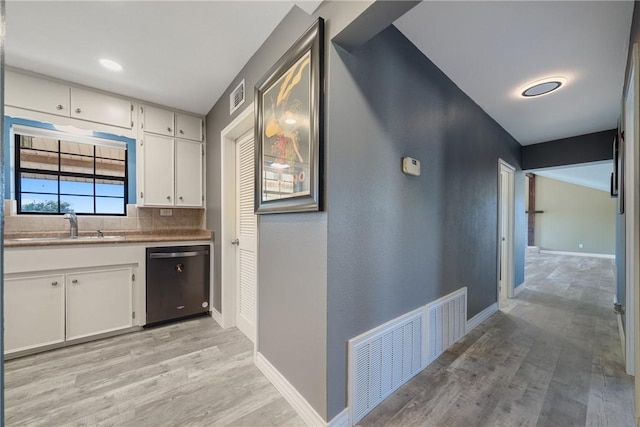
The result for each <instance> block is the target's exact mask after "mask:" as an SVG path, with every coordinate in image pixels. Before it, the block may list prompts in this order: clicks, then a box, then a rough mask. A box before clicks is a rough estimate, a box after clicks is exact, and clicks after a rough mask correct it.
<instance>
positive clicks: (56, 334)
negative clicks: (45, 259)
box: [4, 274, 64, 353]
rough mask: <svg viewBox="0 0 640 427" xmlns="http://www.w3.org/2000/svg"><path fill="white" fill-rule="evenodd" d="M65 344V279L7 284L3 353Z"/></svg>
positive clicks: (53, 277)
mask: <svg viewBox="0 0 640 427" xmlns="http://www.w3.org/2000/svg"><path fill="white" fill-rule="evenodd" d="M63 341H64V275H62V274H52V275H43V276H29V277H19V278H7V279H5V281H4V351H5V353H11V352H14V351H19V350H27V349H30V348H35V347H40V346H45V345H50V344H56V343H61V342H63Z"/></svg>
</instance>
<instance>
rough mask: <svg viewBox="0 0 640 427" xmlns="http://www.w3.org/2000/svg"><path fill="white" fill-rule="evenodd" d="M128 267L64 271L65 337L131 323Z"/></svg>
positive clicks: (130, 271) (99, 331)
mask: <svg viewBox="0 0 640 427" xmlns="http://www.w3.org/2000/svg"><path fill="white" fill-rule="evenodd" d="M132 273H133V271H132V269H131V268H119V269H107V270H95V271H87V272H83V273H69V274H67V281H66V290H67V316H66V317H67V340H72V339H75V338H82V337H86V336H89V335H95V334H100V333H104V332H110V331H116V330H118V329H123V328H128V327H131V326H132V324H133V323H132V317H133V316H132V315H133V311H132V306H133V305H132V288H131V275H132Z"/></svg>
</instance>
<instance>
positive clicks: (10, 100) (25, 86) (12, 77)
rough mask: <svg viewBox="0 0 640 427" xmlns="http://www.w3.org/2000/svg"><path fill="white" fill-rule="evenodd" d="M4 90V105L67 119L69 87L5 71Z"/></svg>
mask: <svg viewBox="0 0 640 427" xmlns="http://www.w3.org/2000/svg"><path fill="white" fill-rule="evenodd" d="M4 89H5V92H4V103H5V104H6V105H11V106H13V107H18V108H25V109H27V110H34V111H42V112H43V113H49V114H56V115H58V116H67V117H69V86H65V85H63V84H60V83H56V82H52V81H50V80H44V79H39V78H36V77H31V76H26V75H24V74H19V73H15V72H13V71H7V72H6V74H5V86H4Z"/></svg>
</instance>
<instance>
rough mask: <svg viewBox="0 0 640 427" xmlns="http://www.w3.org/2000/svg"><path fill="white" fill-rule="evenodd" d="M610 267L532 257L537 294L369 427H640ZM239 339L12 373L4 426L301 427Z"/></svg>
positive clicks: (43, 357) (144, 346)
mask: <svg viewBox="0 0 640 427" xmlns="http://www.w3.org/2000/svg"><path fill="white" fill-rule="evenodd" d="M612 298H613V266H612V263H611V261H610V260H603V259H593V258H579V257H558V256H549V255H534V256H530V257H528V261H527V286H526V288H525V290H523V291H522V293H520V295H519V296H518V298H516V299H514V300H509V301H507V302H506V303H505V304H504V305H503V311H501V312H499V313H498V314H496V315H494V316H493V317H492V318H491V319H489V320H488V321H487V322H485V323H484V324H482V325H480V326H478V327H477V328H476V329H475V330H473V331H472V332H470V333H469V334H468V335H467V336H465V337H464V338H463V339H462V340H461V341H460V342H459V343H457V344H456V345H454V346H453V347H452V348H451V349H449V350H448V351H446V352H445V353H444V354H443V355H442V356H441V357H440V358H439V359H438V360H437V361H435V362H434V363H433V364H432V365H430V366H429V367H428V368H427V369H426V370H424V371H423V372H421V373H420V374H418V375H417V376H416V377H415V378H414V379H413V380H411V381H410V382H409V383H407V384H406V385H405V386H403V387H402V388H401V389H400V390H398V391H397V392H396V393H394V394H393V395H391V396H390V397H389V398H388V399H387V400H385V401H384V402H383V403H382V404H381V405H380V406H379V407H378V408H376V409H375V410H374V411H372V412H371V413H370V414H369V415H368V416H367V417H365V418H364V419H363V420H362V421H361V422H360V423H359V424H360V425H362V426H366V427H369V426H371V427H374V426H424V427H430V426H448V427H457V426H460V427H462V426H464V427H469V426H509V427H511V426H535V425H538V426H584V425H588V426H611V427H625V426H632V425H633V422H634V421H633V400H632V398H633V382H632V379H631V378H630V377H628V376H627V375H626V374H625V373H624V368H623V362H622V354H621V353H622V352H621V345H620V339H619V336H618V331H617V324H616V319H615V317H614V315H613V311H612ZM252 354H253V345H252V344H251V343H250V342H249V341H248V340H247V339H246V338H245V337H244V336H243V335H242V334H241V333H240V332H239V331H238V330H237V329H235V328H232V329H228V330H222V329H221V328H220V327H218V326H217V324H216V323H215V322H214V321H213V320H212V319H211V318H201V319H198V320H191V321H187V322H183V323H177V324H173V325H170V326H164V327H160V328H155V329H151V330H146V331H144V332H140V333H133V334H129V335H125V336H120V337H115V338H110V339H106V340H101V341H96V342H93V343H87V344H82V345H78V346H75V347H69V348H66V349H60V350H55V351H51V352H47V353H43V354H40V355H35V356H30V357H25V358H22V359H17V360H13V361H9V362H7V363H6V364H5V369H6V371H5V374H6V383H5V387H6V390H5V398H6V401H5V405H6V406H5V408H6V424H7V425H10V426H13V425H16V426H17V425H20V426H23V425H42V426H59V425H114V426H136V427H138V426H139V427H146V426H153V427H162V426H206V425H232V426H298V425H303V422H302V420H301V419H300V418H299V417H298V416H297V415H296V414H295V412H294V410H293V409H292V408H291V407H290V406H289V405H288V404H287V402H286V401H285V400H284V399H283V398H282V397H281V396H280V395H279V394H278V392H277V391H276V390H275V388H274V387H273V386H271V385H270V384H269V382H268V381H267V380H266V379H265V378H264V377H263V376H262V375H261V373H260V372H259V371H258V370H257V368H255V366H253V364H252V363H253V362H252Z"/></svg>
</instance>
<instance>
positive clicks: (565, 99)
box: [395, 1, 633, 145]
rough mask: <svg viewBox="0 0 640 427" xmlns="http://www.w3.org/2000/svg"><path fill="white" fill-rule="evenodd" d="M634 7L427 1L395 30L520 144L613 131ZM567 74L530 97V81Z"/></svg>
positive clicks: (601, 3)
mask: <svg viewBox="0 0 640 427" xmlns="http://www.w3.org/2000/svg"><path fill="white" fill-rule="evenodd" d="M632 13H633V2H632V1H622V2H616V1H568V2H559V1H541V2H529V1H496V2H491V1H471V2H462V1H449V2H444V1H425V2H422V3H421V4H419V5H418V6H416V7H415V8H413V9H411V10H410V11H409V12H408V13H407V14H406V15H404V16H402V17H401V18H400V19H398V20H397V21H396V22H395V25H396V27H398V29H399V30H400V31H402V33H403V34H404V35H405V36H406V37H407V38H408V39H409V40H411V41H412V42H413V43H414V44H415V45H416V46H417V47H418V48H419V49H420V50H421V51H422V52H423V53H424V54H425V55H426V56H427V57H428V58H429V59H431V61H433V62H434V63H435V64H436V65H437V66H438V67H439V68H440V69H441V70H442V71H443V72H444V73H445V74H447V76H449V78H450V79H451V80H453V82H454V83H456V85H458V87H460V88H461V89H462V90H463V91H464V92H466V93H467V95H469V96H470V97H471V98H472V99H473V100H474V101H475V102H476V103H477V104H478V105H479V106H480V107H482V109H484V111H486V112H487V113H488V114H489V115H490V116H491V117H493V119H494V120H496V121H497V122H498V123H499V124H500V125H501V126H502V127H503V128H504V129H505V130H507V132H509V133H510V134H511V135H512V136H513V137H514V138H515V139H516V140H517V141H518V142H520V143H521V144H522V145H527V144H532V143H537V142H544V141H550V140H554V139H559V138H565V137H570V136H575V135H581V134H586V133H591V132H597V131H601V130H606V129H613V128H615V127H616V125H617V119H618V115H619V111H620V99H621V95H622V86H623V80H624V73H625V66H626V57H627V46H628V40H629V31H630V28H631V18H632ZM550 76H564V77H566V78H567V80H568V81H567V83H566V85H565V86H564V87H563V88H561V89H560V90H558V91H557V92H555V93H553V94H548V95H545V96H541V97H539V98H533V99H524V98H522V97H520V96H518V94H519V93H521V92H522V90H521V88H522V87H523V85H525V84H526V83H528V82H531V81H535V80H539V79H542V78H544V77H550Z"/></svg>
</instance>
